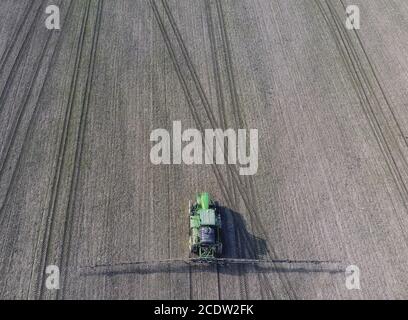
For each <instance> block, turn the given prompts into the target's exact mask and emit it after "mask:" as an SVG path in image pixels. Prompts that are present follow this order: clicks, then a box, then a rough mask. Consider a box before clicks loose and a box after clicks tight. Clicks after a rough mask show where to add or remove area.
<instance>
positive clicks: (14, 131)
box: [0, 32, 52, 215]
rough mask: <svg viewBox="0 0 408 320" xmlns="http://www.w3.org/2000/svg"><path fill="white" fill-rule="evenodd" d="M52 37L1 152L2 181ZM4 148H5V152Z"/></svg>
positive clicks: (0, 168)
mask: <svg viewBox="0 0 408 320" xmlns="http://www.w3.org/2000/svg"><path fill="white" fill-rule="evenodd" d="M51 38H52V32H50V33H49V35H48V37H47V40H46V42H45V45H44V46H43V48H42V50H41V54H40V55H39V58H38V61H37V62H36V68H35V71H34V73H33V76H32V77H31V79H30V87H29V88H28V90H27V92H26V93H25V95H24V98H23V103H22V104H21V105H20V106H19V108H18V110H17V114H16V117H15V118H14V120H13V123H12V125H11V131H8V134H7V137H6V143H5V147H4V148H3V152H2V153H1V154H0V183H1V182H2V178H3V175H4V170H5V166H6V163H7V162H8V160H9V157H10V151H11V149H12V146H13V144H14V142H15V139H16V136H17V132H18V129H19V127H20V124H21V119H22V117H23V115H24V114H25V111H26V108H27V105H28V103H29V101H30V98H31V94H32V91H33V89H34V84H35V82H36V81H37V78H38V74H39V71H40V70H41V67H42V64H43V61H44V58H45V57H44V56H45V52H46V51H47V48H48V45H49V42H50V40H51ZM44 84H45V80H44V82H43V85H42V88H43V87H44ZM41 90H42V89H41ZM39 97H40V96H39ZM37 101H38V99H37ZM36 109H37V108H35V110H36ZM32 119H33V116H32V117H31V118H30V121H29V124H28V126H30V123H31V121H32ZM26 137H27V135H25V138H26ZM24 143H25V141H23V144H24ZM4 150H5V152H4ZM8 190H9V189H8ZM3 204H4V203H3ZM0 212H1V208H0ZM0 215H1V214H0Z"/></svg>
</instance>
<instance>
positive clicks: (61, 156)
mask: <svg viewBox="0 0 408 320" xmlns="http://www.w3.org/2000/svg"><path fill="white" fill-rule="evenodd" d="M90 4H91V2H90V1H88V2H87V4H85V12H84V14H83V18H82V22H81V29H80V36H79V39H78V49H77V53H76V58H75V65H74V71H73V77H72V81H71V86H70V91H69V92H70V93H69V98H68V104H67V109H66V111H65V116H64V123H63V128H62V133H61V139H60V143H59V148H58V153H57V159H56V160H57V165H56V170H55V173H54V177H53V180H52V185H51V199H50V202H49V207H48V210H46V214H45V215H44V216H43V219H42V222H41V225H45V233H44V238H43V240H42V241H40V239H39V240H38V242H37V245H38V246H41V248H40V253H39V260H40V264H39V273H38V278H39V279H38V281H37V283H36V288H35V292H34V297H35V298H36V299H40V298H41V297H42V295H43V289H44V281H43V278H44V270H45V267H46V262H47V258H48V253H49V252H48V250H49V247H50V239H51V234H52V228H53V224H54V222H55V221H54V219H53V217H54V214H55V209H56V205H57V201H58V194H59V189H60V185H61V173H62V168H63V166H64V163H65V153H66V148H67V140H68V129H69V125H70V123H71V116H72V109H73V104H74V97H75V92H76V88H77V84H78V74H79V69H80V62H81V57H82V51H83V45H84V38H85V32H86V25H87V22H88V18H89V11H90ZM40 229H41V228H40ZM39 238H40V237H39ZM39 242H42V244H41V245H40V244H39ZM35 256H37V253H36V255H35ZM34 260H35V261H36V260H37V259H34ZM32 273H33V274H34V270H33V271H32Z"/></svg>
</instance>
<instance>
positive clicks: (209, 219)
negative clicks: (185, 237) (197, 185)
mask: <svg viewBox="0 0 408 320" xmlns="http://www.w3.org/2000/svg"><path fill="white" fill-rule="evenodd" d="M189 214H190V252H191V254H193V255H196V256H198V257H199V258H200V259H203V260H210V259H214V258H217V257H220V256H221V254H222V243H221V215H220V212H219V210H218V208H217V204H216V203H215V202H214V201H213V200H212V199H211V197H210V195H209V194H208V193H207V192H203V193H198V194H197V196H196V202H195V203H194V204H193V205H190V206H189Z"/></svg>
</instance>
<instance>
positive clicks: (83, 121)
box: [57, 0, 104, 299]
mask: <svg viewBox="0 0 408 320" xmlns="http://www.w3.org/2000/svg"><path fill="white" fill-rule="evenodd" d="M103 4H104V0H99V1H98V8H97V13H96V20H95V26H94V32H93V38H92V48H91V60H90V62H89V67H88V73H87V80H86V89H85V97H84V103H83V105H82V111H81V118H80V123H79V131H78V136H77V139H76V141H77V145H76V150H75V160H74V167H73V170H72V179H71V186H70V191H69V198H68V207H67V210H66V215H65V221H64V227H63V230H64V233H63V238H62V247H61V256H60V258H59V261H60V265H61V266H62V268H65V271H67V270H68V267H69V254H70V248H71V236H72V224H73V221H74V219H73V216H74V211H75V200H76V195H77V189H78V181H79V175H80V165H81V161H82V150H83V146H84V139H85V132H86V126H87V118H88V112H89V105H90V99H91V93H92V83H93V79H94V72H95V62H96V52H97V49H98V41H99V34H100V29H101V25H102V12H103ZM61 270H64V269H61ZM67 273H68V272H62V275H63V276H62V281H61V283H62V290H58V292H57V299H60V298H62V299H64V292H65V286H64V285H65V284H66V282H67Z"/></svg>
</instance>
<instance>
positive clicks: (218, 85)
mask: <svg viewBox="0 0 408 320" xmlns="http://www.w3.org/2000/svg"><path fill="white" fill-rule="evenodd" d="M205 11H206V22H207V27H208V35H209V39H210V50H211V59H212V64H213V73H214V80H215V90H216V97H217V105H218V110H219V116H220V117H219V118H220V122H221V128H222V129H223V130H224V131H225V130H226V129H227V128H228V124H227V118H226V109H225V104H226V102H225V97H224V92H223V86H222V81H221V72H220V68H221V67H220V63H219V61H218V51H217V42H216V36H215V32H214V21H213V18H212V13H211V3H210V1H209V0H206V1H205ZM226 175H227V185H228V186H229V187H228V189H229V190H232V195H233V201H234V203H237V195H236V189H235V185H234V184H233V181H232V177H231V172H230V171H228V170H226ZM235 233H236V232H235ZM235 238H236V234H235ZM237 249H238V252H239V255H240V256H242V250H241V246H240V243H238V244H237ZM235 268H236V271H237V272H238V274H239V285H240V294H241V297H243V298H248V288H247V284H246V278H245V275H244V273H243V271H244V270H243V267H242V266H236V267H235ZM217 272H218V274H219V267H218V265H217ZM218 292H219V296H220V298H221V289H220V287H219V288H218Z"/></svg>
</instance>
